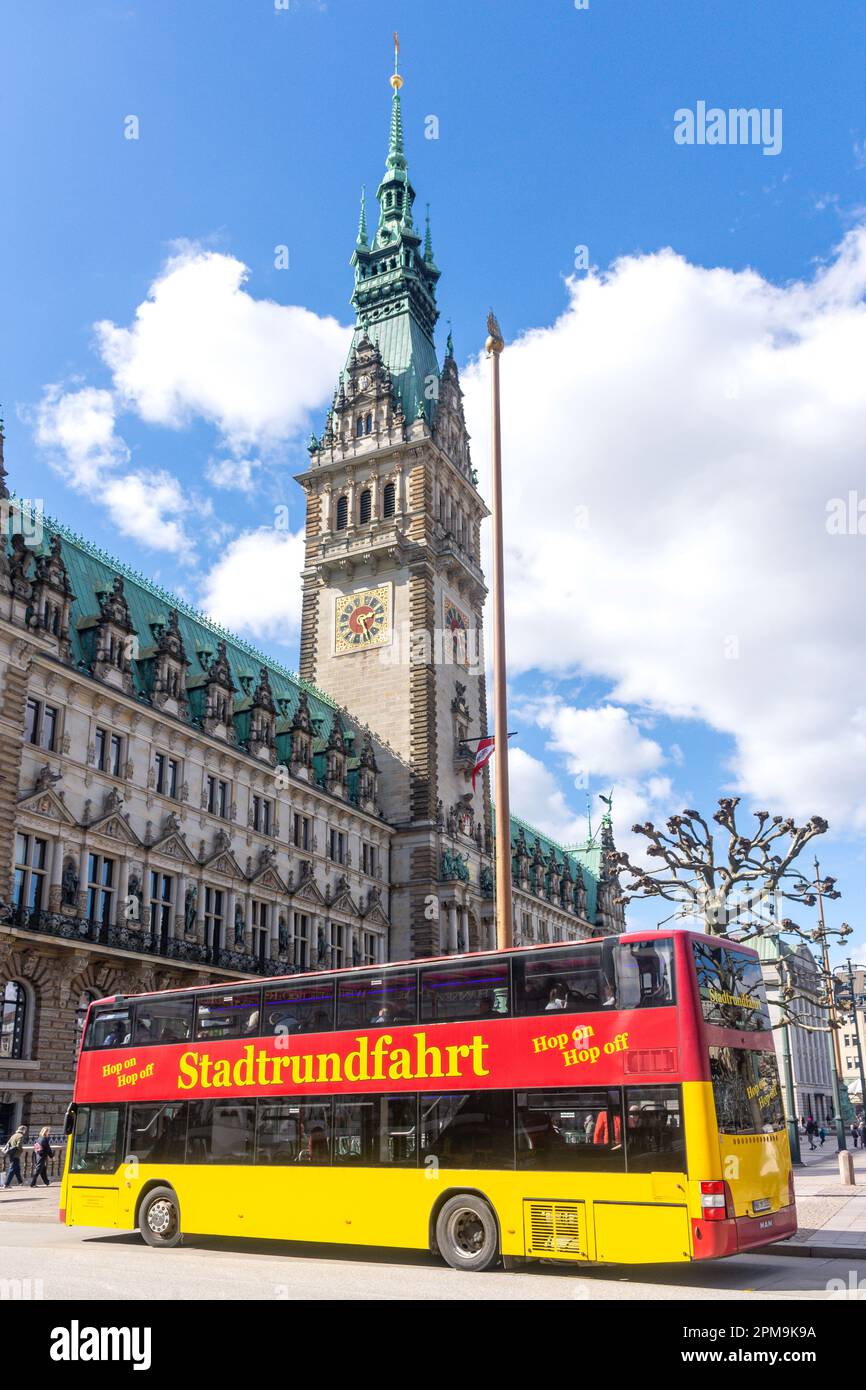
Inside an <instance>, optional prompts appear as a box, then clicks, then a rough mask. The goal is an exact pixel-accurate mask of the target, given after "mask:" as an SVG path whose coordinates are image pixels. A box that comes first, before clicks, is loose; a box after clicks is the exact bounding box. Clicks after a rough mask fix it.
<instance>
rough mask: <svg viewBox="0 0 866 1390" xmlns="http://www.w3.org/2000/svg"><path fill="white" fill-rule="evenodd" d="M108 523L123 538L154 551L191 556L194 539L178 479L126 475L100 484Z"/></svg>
mask: <svg viewBox="0 0 866 1390" xmlns="http://www.w3.org/2000/svg"><path fill="white" fill-rule="evenodd" d="M102 494H103V497H104V499H105V503H106V506H107V507H108V510H109V513H110V514H111V519H112V521H113V522H114V523H115V525H116V526H117V528H118V530H119V531H121V532H122V533H123V535H124V536H131V537H132V538H133V539H134V540H137V541H140V542H141V543H142V544H143V545H146V546H150V547H151V548H152V549H154V550H170V551H173V552H174V553H175V554H178V555H181V556H183V555H185V554H186V555H190V556H191V554H192V552H193V550H194V539H193V538H192V537H191V536H190V535H189V533H188V531H187V529H186V526H185V524H184V518H185V517H186V516H187V514H188V513H189V512H190V511H191V510H192V509H191V507H190V503H189V501H188V500H187V498H186V497H185V495H184V493H183V490H182V488H181V485H180V483H179V482H178V480H177V478H173V477H172V476H171V474H170V473H164V472H163V473H152V474H143V473H128V474H127V475H126V476H125V477H122V478H111V479H109V480H107V481H106V482H105V483H104V484H103V489H102Z"/></svg>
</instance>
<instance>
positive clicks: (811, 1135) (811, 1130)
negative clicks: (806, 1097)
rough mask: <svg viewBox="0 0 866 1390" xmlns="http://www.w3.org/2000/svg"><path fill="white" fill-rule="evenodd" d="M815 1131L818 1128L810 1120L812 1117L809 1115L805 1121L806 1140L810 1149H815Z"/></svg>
mask: <svg viewBox="0 0 866 1390" xmlns="http://www.w3.org/2000/svg"><path fill="white" fill-rule="evenodd" d="M817 1129H818V1126H817V1125H816V1124H815V1121H814V1120H813V1119H812V1116H811V1115H810V1116H809V1118H808V1120H807V1121H806V1138H807V1139H808V1140H809V1148H810V1149H814V1147H815V1133H816V1131H817Z"/></svg>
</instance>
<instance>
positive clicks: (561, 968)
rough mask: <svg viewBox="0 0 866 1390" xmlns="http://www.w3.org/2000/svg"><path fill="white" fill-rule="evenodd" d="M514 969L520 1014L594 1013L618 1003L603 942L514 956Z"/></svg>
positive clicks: (516, 997)
mask: <svg viewBox="0 0 866 1390" xmlns="http://www.w3.org/2000/svg"><path fill="white" fill-rule="evenodd" d="M512 968H513V971H514V1010H515V1013H517V1014H523V1015H525V1014H543V1013H554V1012H558V1011H559V1010H567V1011H568V1012H569V1013H591V1012H593V1011H595V1010H596V1009H609V1008H613V1007H614V1006H615V1004H616V998H615V995H614V990H613V984H612V982H611V980H610V979H609V978H608V976H607V975H606V974H605V970H604V962H603V952H602V944H601V942H591V943H589V942H588V943H587V944H586V945H581V946H564V947H563V948H562V949H561V950H556V951H539V952H537V953H535V952H533V953H532V954H531V955H530V954H527V955H519V956H514V957H513V958H512Z"/></svg>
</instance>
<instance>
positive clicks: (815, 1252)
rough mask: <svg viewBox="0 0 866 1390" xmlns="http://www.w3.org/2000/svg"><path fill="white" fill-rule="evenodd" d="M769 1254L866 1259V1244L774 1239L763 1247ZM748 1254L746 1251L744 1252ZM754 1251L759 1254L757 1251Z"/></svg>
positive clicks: (799, 1257) (833, 1258)
mask: <svg viewBox="0 0 866 1390" xmlns="http://www.w3.org/2000/svg"><path fill="white" fill-rule="evenodd" d="M763 1248H764V1249H765V1250H766V1251H767V1253H768V1254H772V1255H792V1256H793V1257H794V1258H795V1259H804V1258H805V1259H808V1258H809V1256H813V1257H816V1258H818V1259H821V1260H836V1259H850V1260H864V1261H866V1245H791V1244H790V1242H789V1241H783V1240H779V1241H773V1242H772V1243H771V1244H770V1245H765V1246H764V1247H763ZM742 1253H743V1254H746V1253H747V1252H746V1251H743V1252H742ZM754 1253H756V1254H757V1251H755V1252H754Z"/></svg>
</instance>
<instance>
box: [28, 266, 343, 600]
mask: <svg viewBox="0 0 866 1390" xmlns="http://www.w3.org/2000/svg"><path fill="white" fill-rule="evenodd" d="M246 277H247V270H246V267H245V266H244V265H242V264H241V262H240V261H238V260H236V259H235V258H234V257H232V256H225V255H219V254H217V253H215V252H209V251H203V250H202V249H201V248H199V247H197V246H195V245H192V244H187V245H184V246H182V247H181V248H180V249H179V250H178V252H177V254H175V255H174V256H172V258H171V259H170V260H169V261H168V262H167V263H166V265H165V266H164V267H163V270H162V271H161V273H160V274H159V275H158V276H157V278H156V280H155V281H154V283H153V284H152V285H151V287H150V290H149V293H148V297H147V299H146V300H145V301H144V303H142V304H140V305H139V306H138V309H137V310H136V313H135V316H134V319H133V322H132V325H131V326H130V327H128V328H124V327H119V326H118V325H116V324H114V323H110V322H108V321H102V322H100V323H98V324H96V335H97V343H98V346H99V349H100V352H101V354H102V357H103V360H104V362H105V363H106V365H107V366H108V367H109V368H110V370H111V372H112V378H113V390H106V389H104V388H97V387H93V386H78V384H77V383H76V384H75V386H74V389H69V388H64V387H62V386H59V385H52V386H49V387H47V388H46V390H45V393H44V396H43V399H42V401H41V403H40V405H39V406H38V408H37V411H36V439H37V442H38V443H39V444H40V445H41V446H42V447H43V448H44V449H46V450H47V451H48V452H49V454H50V456H51V461H52V464H53V466H54V467H55V468H56V470H57V471H58V472H59V473H61V474H62V475H63V476H64V477H65V479H66V481H67V482H68V483H69V484H70V486H72V487H74V488H76V489H78V490H79V491H82V492H84V493H86V494H87V495H88V496H89V497H91V498H92V499H93V500H94V501H96V502H102V503H103V504H104V505H106V506H107V508H108V510H109V513H110V515H111V518H112V520H113V521H114V522H115V524H116V525H117V526H118V528H119V529H120V530H121V532H122V533H123V534H124V535H127V536H131V537H133V538H134V539H136V540H138V541H140V542H142V543H143V544H145V545H147V546H149V547H151V548H155V549H161V550H169V551H173V552H175V553H177V554H178V555H180V556H182V557H183V558H184V559H185V560H186V561H188V562H190V563H191V562H192V561H193V559H194V541H193V538H192V537H191V536H190V535H189V534H188V533H187V531H186V529H185V527H184V524H183V518H184V516H185V515H186V514H192V513H199V514H203V512H204V510H205V504H204V503H203V502H202V500H201V499H200V498H196V497H195V496H190V495H189V489H188V487H185V486H184V485H182V484H181V482H180V481H179V480H178V479H177V478H175V477H174V476H173V475H171V474H170V473H168V472H166V471H165V470H164V469H162V470H159V471H157V472H155V473H152V472H145V471H135V472H127V473H126V474H125V475H123V476H120V475H119V469H120V468H121V466H123V465H125V464H128V463H129V459H130V451H129V448H128V447H127V445H126V444H125V442H124V441H123V439H122V438H121V437H120V436H119V435H118V434H117V432H116V422H117V417H118V416H119V415H120V414H122V412H124V411H129V412H132V413H135V414H137V415H139V416H140V417H141V418H142V419H144V420H145V421H147V422H149V423H152V424H160V425H164V426H168V427H171V428H175V429H181V428H183V427H185V426H186V425H188V424H190V423H191V422H192V421H193V420H194V419H195V418H201V419H204V420H206V421H208V422H209V423H211V424H212V425H214V426H215V427H216V428H217V429H218V431H219V432H220V435H221V443H222V445H223V446H224V450H225V454H226V456H224V457H213V458H211V459H210V460H209V462H208V463H207V464H206V465H205V470H204V471H205V477H206V478H207V480H208V482H210V483H211V484H212V486H214V487H216V488H219V489H237V490H239V491H242V492H246V493H251V492H252V491H253V490H254V486H255V475H256V472H257V470H258V468H259V466H260V460H259V459H258V458H255V457H251V456H250V453H249V450H250V449H251V448H252V447H253V446H255V448H256V449H257V450H259V451H262V452H264V453H266V454H267V453H268V452H269V451H270V452H273V451H275V450H276V449H277V447H278V445H279V444H280V443H282V442H283V441H286V440H288V439H290V438H291V437H292V436H294V435H296V434H297V433H298V432H299V431H300V430H301V429H302V428H304V427H305V426H306V424H307V423H308V421H309V415H310V412H311V411H313V410H315V409H317V408H319V407H321V406H322V405H324V404H325V402H326V401H327V400H328V397H329V396H330V393H331V391H332V390H333V386H334V382H335V381H336V378H337V374H338V372H339V369H340V367H341V366H342V363H343V360H344V358H345V353H346V350H347V347H348V341H349V336H350V330H349V329H347V328H343V327H341V326H340V324H338V323H337V321H336V319H333V318H322V317H319V316H318V315H316V314H313V313H311V312H310V311H309V310H307V309H303V308H299V307H297V306H295V305H288V306H285V305H280V304H275V303H273V302H272V301H270V300H256V299H254V298H253V297H252V296H251V295H249V294H248V293H247V292H246V290H245V289H243V284H244V281H245V280H246ZM211 512H212V508H211ZM223 529H224V528H223ZM210 530H211V538H213V537H214V536H216V535H218V534H219V533H220V530H221V526H220V523H219V522H217V521H215V520H213V521H212V524H211V527H210ZM296 588H297V578H296V577H295V578H294V579H293V589H296Z"/></svg>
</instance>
